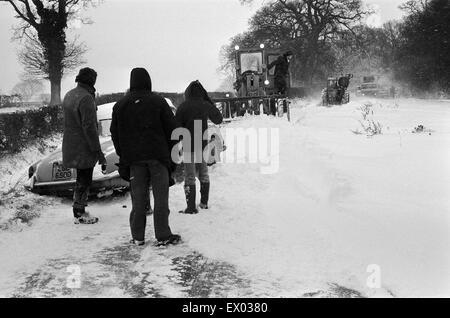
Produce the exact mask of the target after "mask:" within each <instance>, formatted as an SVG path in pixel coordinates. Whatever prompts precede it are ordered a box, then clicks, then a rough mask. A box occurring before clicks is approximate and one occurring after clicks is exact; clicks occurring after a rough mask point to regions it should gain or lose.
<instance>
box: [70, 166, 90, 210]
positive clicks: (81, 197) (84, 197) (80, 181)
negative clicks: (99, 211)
mask: <svg viewBox="0 0 450 318" xmlns="http://www.w3.org/2000/svg"><path fill="white" fill-rule="evenodd" d="M93 172H94V168H88V169H77V181H76V183H75V189H74V192H73V216H74V217H79V216H80V215H81V214H83V213H84V212H85V207H86V206H87V201H88V196H89V188H90V187H91V184H92V173H93Z"/></svg>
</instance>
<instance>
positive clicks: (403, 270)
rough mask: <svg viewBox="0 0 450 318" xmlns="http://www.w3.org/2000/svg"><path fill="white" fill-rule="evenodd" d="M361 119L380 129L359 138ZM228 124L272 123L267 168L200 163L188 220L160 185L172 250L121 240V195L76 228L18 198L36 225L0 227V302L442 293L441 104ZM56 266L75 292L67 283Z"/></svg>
mask: <svg viewBox="0 0 450 318" xmlns="http://www.w3.org/2000/svg"><path fill="white" fill-rule="evenodd" d="M367 110H368V111H367ZM364 114H366V115H364ZM364 116H366V117H364ZM370 122H373V123H377V124H378V125H379V126H378V127H380V132H381V133H377V134H372V133H370V131H369V133H368V132H367V131H365V130H363V127H367V124H368V123H370ZM364 125H366V126H364ZM419 125H422V126H423V128H424V129H415V128H417V127H418V126H419ZM230 127H240V128H251V127H253V128H278V129H279V135H280V150H279V170H278V172H276V173H274V174H262V173H261V170H260V166H259V165H258V164H251V163H240V164H237V163H234V164H232V163H220V164H217V165H215V166H213V167H212V168H211V180H212V185H211V197H210V201H211V207H210V209H209V210H207V211H201V213H199V214H198V215H183V214H178V213H176V211H178V210H180V209H182V208H183V207H184V204H185V200H184V194H183V189H182V186H181V185H176V186H174V187H172V188H171V194H170V195H171V198H170V206H171V211H172V213H171V227H172V230H173V231H174V232H175V233H180V234H181V235H182V237H183V244H181V245H179V246H176V247H170V248H167V249H165V248H156V247H153V246H152V245H151V244H148V245H147V246H145V247H144V248H142V249H141V248H137V247H133V246H129V245H127V241H128V239H129V228H128V212H129V208H130V199H129V195H128V194H126V195H124V196H115V197H110V198H106V199H102V200H96V201H93V202H92V204H91V207H90V209H91V212H92V213H94V214H96V215H98V216H99V217H100V223H98V224H96V225H93V226H84V227H83V226H76V225H74V224H72V221H71V211H70V210H71V208H70V205H71V202H70V200H67V199H54V198H49V197H39V196H34V195H30V197H27V200H29V198H38V199H39V200H42V201H41V202H40V203H38V205H39V206H40V208H42V212H41V216H40V217H39V218H37V219H35V220H34V221H33V223H32V225H31V226H28V227H24V228H22V229H21V231H17V230H14V229H6V230H3V231H0V259H1V264H2V271H0V295H3V296H53V297H54V296H67V297H73V296H76V297H84V296H94V297H98V296H104V297H108V296H119V297H141V296H149V297H189V296H190V297H196V296H208V297H214V296H227V297H230V296H237V297H252V296H253V297H266V296H272V297H283V296H287V297H330V296H331V297H342V296H343V297H361V296H363V297H365V296H367V297H377V296H384V297H391V296H394V297H412V296H422V297H424V296H450V266H449V265H450V252H449V251H450V216H449V212H450V195H449V194H450V161H449V159H450V149H449V147H448V145H449V144H450V103H446V102H436V101H423V100H414V99H410V100H409V99H402V100H396V101H394V100H368V99H359V100H354V101H352V102H351V103H350V104H347V105H343V106H335V107H331V108H327V107H318V106H317V102H315V101H301V100H300V101H296V103H295V104H294V105H293V109H292V120H291V122H287V121H286V119H285V118H273V117H265V116H262V117H249V118H245V119H243V120H240V121H237V122H233V123H230V124H228V125H227V126H226V128H230ZM224 128H225V127H224ZM358 131H359V132H358ZM413 131H414V133H413ZM356 132H358V133H356ZM227 144H228V145H230V141H228V142H227ZM1 208H2V207H1V206H0V209H1ZM152 238H153V229H152V221H151V219H149V222H148V225H147V239H149V240H150V242H151V240H152ZM70 265H76V266H78V268H79V269H80V278H81V286H80V287H81V288H69V287H68V285H67V281H68V279H69V278H70V275H71V274H70V273H68V268H69V269H70V268H73V267H70ZM69 271H70V270H69ZM377 274H379V275H377ZM374 277H375V280H373V279H374ZM378 278H379V279H378ZM374 281H375V282H376V281H379V282H380V284H381V286H380V288H376V287H377V286H376V284H375V285H374V284H373V282H374ZM368 283H369V284H368ZM374 287H375V288H374Z"/></svg>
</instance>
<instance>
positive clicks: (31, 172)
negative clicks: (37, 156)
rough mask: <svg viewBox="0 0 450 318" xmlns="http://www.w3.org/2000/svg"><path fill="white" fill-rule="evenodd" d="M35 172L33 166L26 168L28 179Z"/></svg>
mask: <svg viewBox="0 0 450 318" xmlns="http://www.w3.org/2000/svg"><path fill="white" fill-rule="evenodd" d="M35 172H36V168H35V167H34V166H31V167H29V168H28V179H29V178H31V177H32V176H33V175H34V173H35Z"/></svg>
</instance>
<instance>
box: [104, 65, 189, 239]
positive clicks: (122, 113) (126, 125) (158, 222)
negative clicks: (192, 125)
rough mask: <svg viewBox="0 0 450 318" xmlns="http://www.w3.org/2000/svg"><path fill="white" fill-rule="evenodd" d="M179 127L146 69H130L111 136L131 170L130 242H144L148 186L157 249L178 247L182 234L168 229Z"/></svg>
mask: <svg viewBox="0 0 450 318" xmlns="http://www.w3.org/2000/svg"><path fill="white" fill-rule="evenodd" d="M176 128H177V123H176V121H175V117H174V115H173V113H172V110H171V109H170V106H169V105H168V104H167V102H166V100H165V99H164V98H163V97H162V96H159V95H157V94H155V93H153V92H152V82H151V79H150V75H149V74H148V72H147V70H145V69H144V68H135V69H133V70H132V71H131V77H130V89H129V91H128V93H127V94H126V95H125V96H124V97H123V98H122V99H121V100H120V101H118V102H117V103H116V105H114V108H113V115H112V122H111V137H112V140H113V143H114V147H115V149H116V153H117V155H118V156H119V157H120V162H121V164H122V165H124V166H129V167H130V187H131V203H132V210H131V213H130V228H131V236H132V240H131V243H132V244H136V245H144V244H145V226H146V222H147V218H146V210H147V207H146V205H147V204H148V198H149V184H151V186H152V192H153V197H154V210H153V211H154V212H153V223H154V224H153V225H154V229H155V237H156V240H157V245H167V244H176V243H178V242H179V241H180V239H181V238H180V236H179V235H177V234H172V231H171V230H170V227H169V171H170V169H171V166H172V161H171V156H170V153H171V146H172V144H173V142H172V141H171V135H172V132H173V130H174V129H176Z"/></svg>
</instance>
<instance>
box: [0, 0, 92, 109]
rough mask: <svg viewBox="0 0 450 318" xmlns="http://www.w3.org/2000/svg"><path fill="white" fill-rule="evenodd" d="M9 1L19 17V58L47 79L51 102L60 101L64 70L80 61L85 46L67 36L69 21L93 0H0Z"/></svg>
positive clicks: (37, 74) (31, 72)
mask: <svg viewBox="0 0 450 318" xmlns="http://www.w3.org/2000/svg"><path fill="white" fill-rule="evenodd" d="M0 2H7V3H9V4H10V5H11V7H12V8H13V9H14V12H15V13H16V18H17V19H19V20H20V23H19V25H17V26H16V27H15V36H14V38H15V39H20V40H22V42H23V49H22V51H21V52H20V53H19V60H20V62H21V63H22V64H23V65H24V66H25V69H26V71H27V72H29V73H30V75H34V76H40V77H43V78H46V79H48V80H49V81H50V89H51V101H50V104H52V105H54V104H59V103H61V80H62V77H63V75H64V72H65V71H67V70H71V69H73V68H75V67H77V66H78V65H80V64H81V63H82V62H83V60H82V56H83V53H84V52H85V51H86V47H85V46H84V44H82V43H78V42H77V41H76V39H75V40H74V41H71V42H67V40H66V30H67V28H68V22H69V21H70V20H71V19H74V18H77V17H78V13H79V12H80V11H81V10H82V9H84V8H86V7H87V6H88V5H89V4H95V2H94V0H0Z"/></svg>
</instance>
